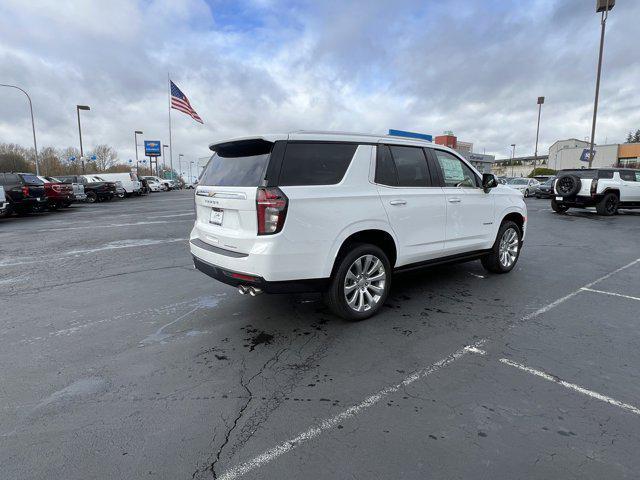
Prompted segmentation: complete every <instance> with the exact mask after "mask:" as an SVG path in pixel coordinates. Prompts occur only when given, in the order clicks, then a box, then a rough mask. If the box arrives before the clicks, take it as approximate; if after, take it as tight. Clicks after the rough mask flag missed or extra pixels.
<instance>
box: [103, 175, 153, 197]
mask: <svg viewBox="0 0 640 480" xmlns="http://www.w3.org/2000/svg"><path fill="white" fill-rule="evenodd" d="M94 176H95V175H94ZM97 176H98V177H99V178H100V179H102V180H105V181H107V182H118V181H119V182H121V183H122V187H123V188H124V190H125V195H126V196H127V197H130V196H131V195H141V194H142V184H141V183H140V181H139V180H138V177H137V176H136V174H135V173H133V172H125V173H101V174H99V175H97Z"/></svg>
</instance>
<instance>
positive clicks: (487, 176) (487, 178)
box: [482, 173, 498, 192]
mask: <svg viewBox="0 0 640 480" xmlns="http://www.w3.org/2000/svg"><path fill="white" fill-rule="evenodd" d="M497 186H498V180H497V179H496V176H495V175H494V174H493V173H483V174H482V189H483V190H484V191H485V192H488V191H489V190H491V189H492V188H495V187H497Z"/></svg>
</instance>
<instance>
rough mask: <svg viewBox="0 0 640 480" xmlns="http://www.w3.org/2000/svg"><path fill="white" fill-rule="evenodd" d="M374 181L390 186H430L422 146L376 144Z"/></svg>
mask: <svg viewBox="0 0 640 480" xmlns="http://www.w3.org/2000/svg"><path fill="white" fill-rule="evenodd" d="M377 148H378V153H377V156H376V175H375V182H376V183H378V184H380V185H389V186H391V187H430V186H431V177H430V175H429V167H428V165H427V159H426V157H425V156H424V152H423V151H422V148H419V147H405V146H399V145H378V147H377Z"/></svg>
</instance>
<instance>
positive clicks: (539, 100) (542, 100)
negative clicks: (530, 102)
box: [533, 97, 548, 170]
mask: <svg viewBox="0 0 640 480" xmlns="http://www.w3.org/2000/svg"><path fill="white" fill-rule="evenodd" d="M543 103H544V97H538V127H537V128H536V151H535V153H534V154H533V169H534V170H535V169H536V164H537V163H538V136H539V134H540V114H541V113H542V104H543ZM547 166H548V165H547Z"/></svg>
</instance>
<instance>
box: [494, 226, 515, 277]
mask: <svg viewBox="0 0 640 480" xmlns="http://www.w3.org/2000/svg"><path fill="white" fill-rule="evenodd" d="M518 248H520V240H519V239H518V232H516V230H515V229H514V228H507V229H506V230H505V231H504V233H503V234H502V238H501V239H500V248H499V250H498V257H499V259H500V265H502V266H503V267H504V268H509V267H511V266H512V265H513V264H514V263H515V261H516V258H517V257H518Z"/></svg>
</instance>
